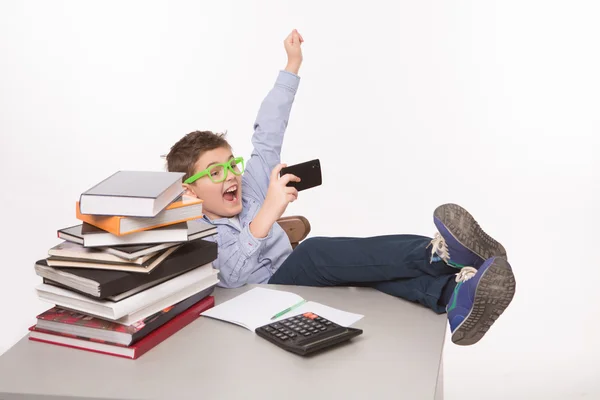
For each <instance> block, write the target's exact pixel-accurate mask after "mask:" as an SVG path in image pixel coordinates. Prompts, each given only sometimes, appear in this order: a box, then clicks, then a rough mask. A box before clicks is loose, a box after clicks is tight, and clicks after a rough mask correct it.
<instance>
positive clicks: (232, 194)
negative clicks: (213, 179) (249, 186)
mask: <svg viewBox="0 0 600 400" xmlns="http://www.w3.org/2000/svg"><path fill="white" fill-rule="evenodd" d="M237 197H238V185H232V186H230V187H229V189H227V190H226V191H225V193H223V198H224V199H225V200H227V201H236V200H237Z"/></svg>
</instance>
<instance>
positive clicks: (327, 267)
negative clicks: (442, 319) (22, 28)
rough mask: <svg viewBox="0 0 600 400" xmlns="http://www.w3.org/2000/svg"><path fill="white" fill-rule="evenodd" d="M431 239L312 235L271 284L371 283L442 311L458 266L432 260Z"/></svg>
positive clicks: (361, 284)
mask: <svg viewBox="0 0 600 400" xmlns="http://www.w3.org/2000/svg"><path fill="white" fill-rule="evenodd" d="M430 242H431V238H428V237H424V236H418V235H388V236H375V237H369V238H349V237H342V238H336V237H333V238H329V237H315V238H310V239H307V240H305V241H304V242H302V243H300V245H299V246H298V247H297V248H296V249H294V251H293V252H292V254H291V255H290V256H289V257H288V258H287V259H286V261H285V262H284V263H283V264H282V265H281V267H280V268H279V270H278V271H276V272H275V274H274V275H273V276H272V277H271V279H270V280H269V283H271V284H283V285H300V286H342V285H353V286H371V287H374V288H377V289H379V290H381V291H382V292H385V293H388V294H391V295H394V296H397V297H401V298H404V299H406V300H410V301H416V302H419V303H421V304H423V305H425V306H428V307H429V308H431V309H433V310H434V311H435V312H438V313H441V312H444V308H445V304H440V298H441V297H442V294H443V293H444V288H445V287H446V286H447V285H450V286H452V288H453V287H454V283H453V278H454V276H455V274H456V273H457V272H458V270H457V269H455V268H452V267H449V266H448V265H446V263H444V262H443V261H434V262H431V249H428V247H429V244H430ZM447 292H448V291H447V290H446V293H447Z"/></svg>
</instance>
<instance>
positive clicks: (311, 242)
mask: <svg viewBox="0 0 600 400" xmlns="http://www.w3.org/2000/svg"><path fill="white" fill-rule="evenodd" d="M319 239H320V238H319V237H311V238H308V239H304V240H303V241H301V242H300V244H298V246H296V248H295V249H294V251H298V250H300V251H310V250H311V249H315V248H317V247H318V246H319V242H320V240H319Z"/></svg>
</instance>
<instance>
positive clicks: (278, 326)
mask: <svg viewBox="0 0 600 400" xmlns="http://www.w3.org/2000/svg"><path fill="white" fill-rule="evenodd" d="M271 326H272V327H273V328H275V329H279V328H281V325H279V324H273V325H271Z"/></svg>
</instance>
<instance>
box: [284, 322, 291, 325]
mask: <svg viewBox="0 0 600 400" xmlns="http://www.w3.org/2000/svg"><path fill="white" fill-rule="evenodd" d="M290 325H291V324H290V323H289V322H284V323H283V326H290Z"/></svg>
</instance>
